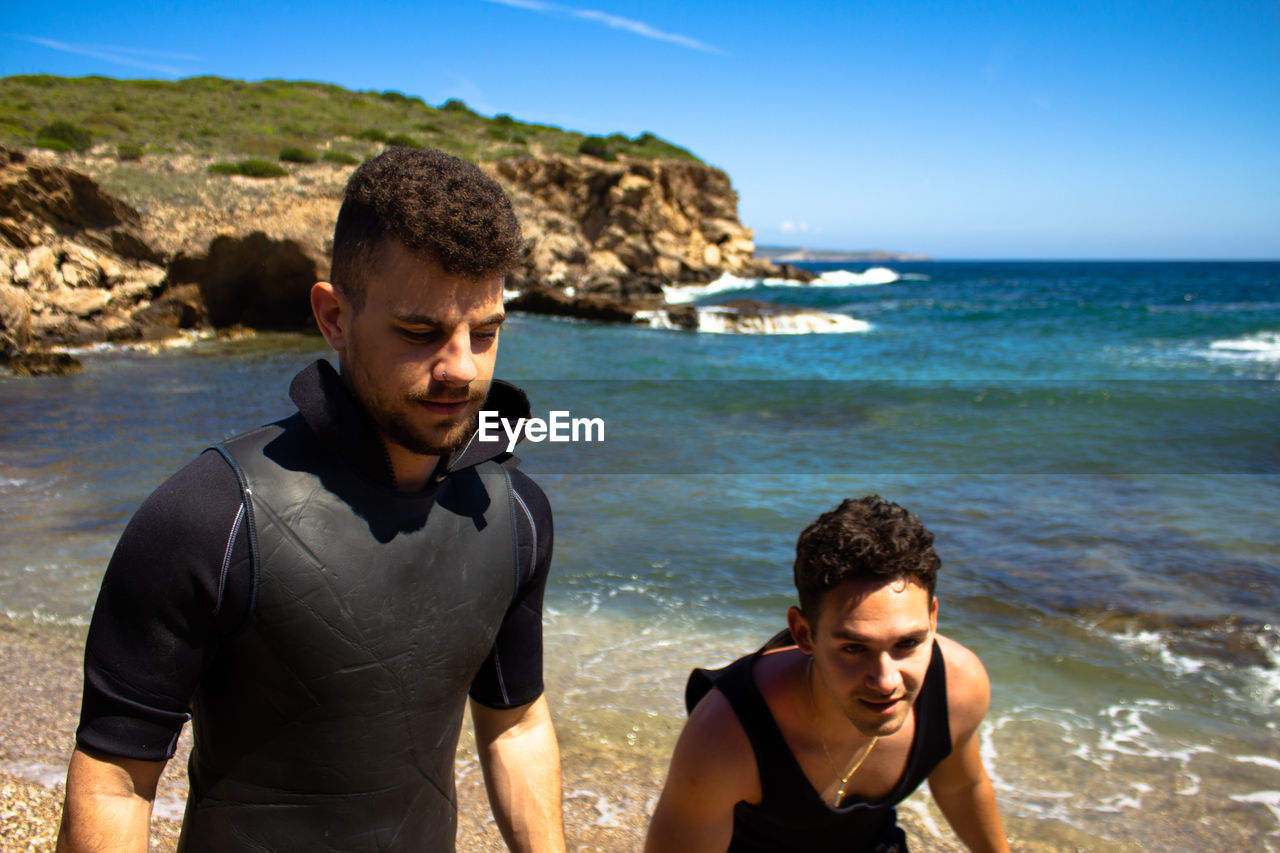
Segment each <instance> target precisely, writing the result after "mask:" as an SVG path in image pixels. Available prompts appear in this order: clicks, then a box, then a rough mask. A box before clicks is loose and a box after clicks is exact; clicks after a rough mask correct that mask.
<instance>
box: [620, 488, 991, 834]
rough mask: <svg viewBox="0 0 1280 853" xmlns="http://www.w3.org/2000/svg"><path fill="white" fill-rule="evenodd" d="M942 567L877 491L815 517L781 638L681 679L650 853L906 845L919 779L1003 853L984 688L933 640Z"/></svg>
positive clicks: (910, 519) (965, 655)
mask: <svg viewBox="0 0 1280 853" xmlns="http://www.w3.org/2000/svg"><path fill="white" fill-rule="evenodd" d="M938 565H939V560H938V557H937V554H936V553H935V552H934V550H933V535H932V534H931V533H929V531H927V530H926V529H925V528H924V527H923V526H922V525H921V524H920V522H919V521H918V520H917V519H916V518H915V517H914V516H912V515H910V514H909V513H908V512H907V511H906V510H904V509H903V508H902V507H900V506H898V505H897V504H893V503H890V502H888V501H884V500H881V499H880V498H879V497H876V496H871V497H866V498H863V499H861V500H856V501H855V500H846V501H845V502H844V503H842V504H841V505H840V506H839V507H837V508H836V509H835V510H833V511H832V512H829V513H826V514H824V515H822V516H821V517H820V518H819V519H818V520H817V521H816V522H814V523H813V524H812V525H810V526H809V528H808V529H806V530H805V531H804V533H802V534H801V535H800V540H799V542H798V543H797V546H796V563H795V581H796V587H797V590H798V591H799V598H800V606H799V607H792V608H791V609H790V610H789V611H788V613H787V625H788V628H789V633H790V638H788V639H786V640H783V641H781V642H780V643H775V642H773V641H771V642H770V643H769V644H766V646H765V648H763V649H761V650H760V651H758V652H756V653H755V654H753V655H748V656H746V657H744V658H741V659H739V660H738V661H736V662H735V663H733V664H731V665H730V666H728V667H725V668H724V669H721V670H716V671H713V672H707V671H704V670H696V671H695V672H694V674H693V675H692V676H691V677H690V680H689V689H688V692H687V694H686V699H687V702H688V704H689V705H690V706H691V708H692V712H691V714H690V717H689V722H688V723H687V724H686V726H685V729H684V732H683V733H682V734H681V736H680V740H679V742H678V743H677V744H676V749H675V754H674V756H673V757H672V760H671V768H670V771H669V773H668V776H667V783H666V787H665V788H664V790H663V792H662V797H661V799H660V800H659V802H658V806H657V809H656V811H655V813H654V816H653V821H652V824H651V825H650V827H649V837H648V840H647V843H646V846H645V850H646V853H702V852H703V851H706V852H707V853H712V851H714V853H724V851H726V850H727V851H732V853H784V851H797V850H803V851H831V853H836V851H840V853H852V851H867V853H905V851H906V838H905V835H904V834H903V832H902V830H901V829H900V828H899V827H898V826H897V821H896V814H895V811H894V807H895V806H896V805H897V804H898V803H900V802H901V801H902V800H903V799H905V798H906V797H907V796H908V795H909V794H911V792H912V791H914V790H915V789H916V788H917V787H918V786H919V785H920V783H921V782H923V781H924V780H926V779H927V780H928V781H929V788H930V790H931V791H932V793H933V797H934V799H935V800H936V801H937V803H938V805H939V806H940V807H941V809H942V812H943V814H944V815H945V816H946V818H947V820H948V821H949V822H950V824H951V827H952V828H953V829H954V830H955V832H956V834H957V835H958V836H959V837H960V839H961V840H962V841H963V842H964V843H965V844H966V845H968V847H969V849H971V850H974V851H1007V850H1008V849H1009V848H1008V844H1007V842H1006V840H1005V836H1004V830H1003V828H1002V826H1001V823H1000V814H999V812H998V810H997V808H996V801H995V795H994V792H993V791H992V787H991V782H990V780H989V779H988V777H987V773H986V770H985V769H984V768H983V765H982V758H981V755H980V754H979V749H978V738H977V729H978V724H979V723H980V722H981V721H982V718H983V716H984V715H985V714H986V711H987V705H988V701H989V698H990V685H989V682H988V680H987V674H986V671H985V670H984V669H983V666H982V663H981V662H980V661H979V660H978V658H977V656H976V655H974V654H973V652H971V651H969V650H968V649H966V648H965V647H964V646H961V645H960V644H959V643H957V642H955V641H953V640H949V639H947V638H946V637H942V636H940V635H938V634H937V617H938V601H937V599H936V598H935V597H934V583H935V579H936V572H937V569H938ZM786 633H787V632H784V633H783V635H780V636H784V637H785V635H786Z"/></svg>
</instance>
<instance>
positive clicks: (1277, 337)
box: [1209, 332, 1280, 361]
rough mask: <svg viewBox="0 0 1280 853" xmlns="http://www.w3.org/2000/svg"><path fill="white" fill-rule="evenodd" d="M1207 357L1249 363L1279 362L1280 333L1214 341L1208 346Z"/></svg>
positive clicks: (1265, 333) (1264, 333) (1261, 333)
mask: <svg viewBox="0 0 1280 853" xmlns="http://www.w3.org/2000/svg"><path fill="white" fill-rule="evenodd" d="M1209 355H1210V356H1211V357H1216V358H1229V359H1247V360H1249V361H1280V332H1259V333H1258V334H1256V335H1246V336H1245V337H1243V338H1230V339H1227V340H1222V341H1214V342H1213V343H1211V344H1209Z"/></svg>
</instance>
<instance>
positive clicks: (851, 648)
mask: <svg viewBox="0 0 1280 853" xmlns="http://www.w3.org/2000/svg"><path fill="white" fill-rule="evenodd" d="M866 648H867V647H866V646H863V645H861V644H859V643H846V644H845V645H843V646H841V647H840V651H842V652H844V653H845V654H847V655H858V654H862V652H863V651H865V650H866Z"/></svg>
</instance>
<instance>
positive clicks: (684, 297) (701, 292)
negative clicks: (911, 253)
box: [662, 267, 929, 305]
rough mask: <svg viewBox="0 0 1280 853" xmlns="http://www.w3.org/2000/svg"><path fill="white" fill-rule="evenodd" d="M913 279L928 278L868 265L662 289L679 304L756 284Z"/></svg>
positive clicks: (856, 284) (817, 284)
mask: <svg viewBox="0 0 1280 853" xmlns="http://www.w3.org/2000/svg"><path fill="white" fill-rule="evenodd" d="M904 278H905V279H910V280H912V281H928V280H929V277H928V276H926V275H920V274H918V273H910V274H908V275H906V276H900V275H898V273H897V272H895V271H894V270H891V269H889V268H888V267H869V268H867V269H865V270H863V271H862V272H853V271H851V270H830V271H829V272H824V273H822V274H821V275H819V276H818V277H817V278H815V279H814V280H813V281H799V280H797V279H794V278H739V277H738V276H735V275H730V274H728V273H725V274H724V275H722V276H720V277H719V278H718V279H716V280H715V281H712V282H708V283H707V284H673V285H669V286H667V287H664V288H662V293H663V295H664V296H665V297H666V300H667V302H669V303H671V304H673V305H680V304H685V303H689V302H693V301H694V300H695V299H701V298H703V297H706V296H714V295H716V294H719V293H730V292H733V291H736V290H754V289H755V288H758V287H869V286H872V285H877V284H893V283H894V282H895V281H901V280H903V279H904Z"/></svg>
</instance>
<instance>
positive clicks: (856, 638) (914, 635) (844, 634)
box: [831, 628, 929, 645]
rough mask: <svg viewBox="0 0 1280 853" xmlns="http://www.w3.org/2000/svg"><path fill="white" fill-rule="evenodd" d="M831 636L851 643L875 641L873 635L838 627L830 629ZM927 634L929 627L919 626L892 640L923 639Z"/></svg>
mask: <svg viewBox="0 0 1280 853" xmlns="http://www.w3.org/2000/svg"><path fill="white" fill-rule="evenodd" d="M831 636H833V637H835V638H836V639H837V640H848V641H849V642H851V643H862V644H863V645H870V644H871V643H874V642H875V638H873V637H867V636H863V635H862V634H857V633H854V632H853V631H843V630H840V629H836V630H835V631H832V632H831ZM927 636H929V629H928V628H921V629H919V630H917V631H908V632H907V633H905V634H900V635H899V636H897V637H895V638H894V639H893V642H895V643H897V642H901V641H902V640H923V639H924V638H925V637H927Z"/></svg>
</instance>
